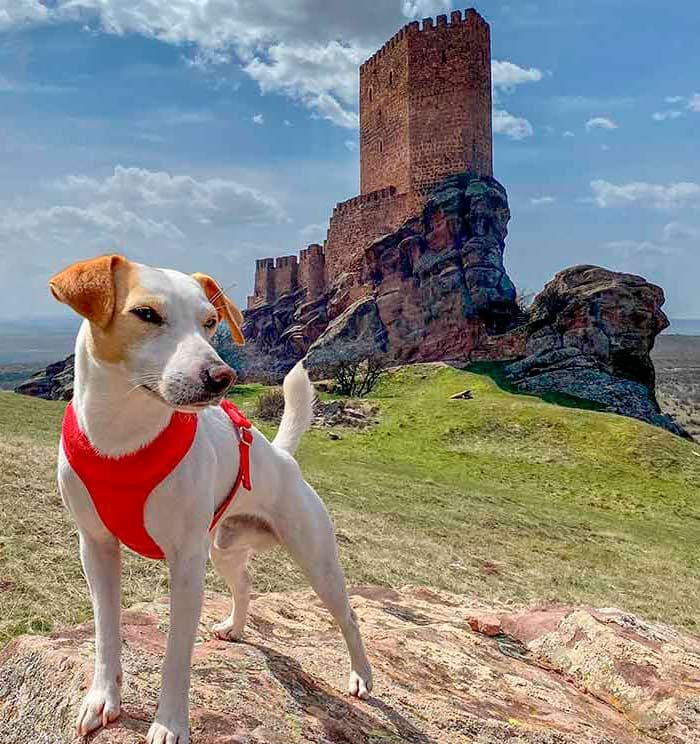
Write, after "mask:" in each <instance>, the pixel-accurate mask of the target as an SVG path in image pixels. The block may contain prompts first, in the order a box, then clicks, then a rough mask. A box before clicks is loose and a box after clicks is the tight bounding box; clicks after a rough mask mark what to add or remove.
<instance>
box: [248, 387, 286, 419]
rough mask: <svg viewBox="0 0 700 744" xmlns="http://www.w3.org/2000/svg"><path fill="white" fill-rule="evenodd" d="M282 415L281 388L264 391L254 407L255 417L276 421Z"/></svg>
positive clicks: (282, 400)
mask: <svg viewBox="0 0 700 744" xmlns="http://www.w3.org/2000/svg"><path fill="white" fill-rule="evenodd" d="M283 413H284V393H283V392H282V388H278V387H276V388H271V389H270V390H266V391H265V392H264V393H263V394H262V395H261V396H260V397H259V398H258V402H257V403H256V407H255V415H256V416H257V417H258V418H261V419H263V420H266V421H277V420H279V419H281V418H282V414H283Z"/></svg>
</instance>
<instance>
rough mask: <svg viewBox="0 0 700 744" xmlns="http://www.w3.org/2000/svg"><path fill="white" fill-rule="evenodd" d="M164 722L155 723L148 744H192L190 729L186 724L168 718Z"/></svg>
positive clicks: (148, 737)
mask: <svg viewBox="0 0 700 744" xmlns="http://www.w3.org/2000/svg"><path fill="white" fill-rule="evenodd" d="M163 721H164V722H163V723H161V722H159V721H153V723H152V724H151V728H150V729H149V730H148V736H146V744H190V729H189V725H188V724H187V723H186V722H185V723H181V722H178V721H174V720H168V719H166V718H163Z"/></svg>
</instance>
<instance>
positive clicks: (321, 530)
mask: <svg viewBox="0 0 700 744" xmlns="http://www.w3.org/2000/svg"><path fill="white" fill-rule="evenodd" d="M296 487H297V488H299V489H300V493H299V494H298V495H299V496H301V498H302V500H303V502H304V506H303V508H300V509H299V510H298V511H297V512H296V513H295V515H294V520H289V521H288V522H284V523H281V524H279V525H278V529H279V533H280V534H279V537H280V540H281V542H282V543H283V544H284V546H285V547H286V548H287V550H288V551H289V553H290V554H291V556H292V558H294V560H295V561H296V562H297V563H298V564H299V566H300V567H301V569H302V570H303V571H304V574H305V575H306V577H307V579H308V580H309V583H310V584H311V586H312V587H313V589H314V591H315V592H316V594H318V596H319V598H320V599H321V601H322V602H323V604H324V605H325V606H326V607H327V609H328V610H329V611H330V613H331V615H333V617H334V618H335V621H336V622H337V623H338V625H339V626H340V630H341V632H342V633H343V637H344V639H345V643H346V644H347V647H348V651H349V653H350V665H351V671H350V680H349V682H348V691H349V693H350V694H351V695H353V696H355V697H360V698H366V697H369V693H370V691H371V690H372V669H371V667H370V664H369V661H368V659H367V654H366V653H365V648H364V644H363V643H362V636H361V635H360V629H359V626H358V623H357V616H356V615H355V612H354V610H353V609H352V607H350V600H349V599H348V593H347V589H346V586H345V576H344V575H343V569H342V568H341V566H340V561H339V559H338V549H337V547H336V541H335V530H334V528H333V524H332V522H331V519H330V517H329V515H328V512H327V511H326V508H325V506H324V505H323V502H322V501H321V499H320V498H319V497H318V495H317V494H316V492H315V491H314V490H313V489H312V488H311V486H309V484H308V483H306V482H304V481H302V482H301V483H300V484H299V485H298V486H296Z"/></svg>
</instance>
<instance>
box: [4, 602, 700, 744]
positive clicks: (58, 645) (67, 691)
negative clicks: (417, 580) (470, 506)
mask: <svg viewBox="0 0 700 744" xmlns="http://www.w3.org/2000/svg"><path fill="white" fill-rule="evenodd" d="M352 594H353V596H352V603H353V606H354V607H355V609H356V611H357V614H358V616H359V618H360V622H361V626H362V630H363V634H364V637H365V641H366V645H367V649H368V652H369V656H370V658H371V661H372V663H373V665H374V671H375V690H374V696H373V697H372V698H371V699H370V700H369V701H364V702H363V701H358V700H354V699H351V698H349V697H347V696H346V695H345V694H344V690H345V685H346V679H347V674H348V662H347V655H346V651H345V647H344V645H343V642H342V640H341V637H340V634H339V632H338V630H337V628H336V627H335V626H334V624H333V622H332V620H331V618H330V615H329V614H328V613H327V612H326V611H325V609H323V607H322V606H321V605H320V603H319V601H318V600H317V599H316V597H315V595H314V594H312V593H311V592H293V593H280V594H266V595H259V596H257V597H255V598H254V600H253V602H252V603H251V613H250V620H249V624H248V628H247V634H246V638H245V642H243V643H237V644H229V643H225V642H223V641H218V640H214V639H213V638H211V637H210V635H209V632H208V630H207V628H208V627H209V625H211V623H212V622H214V621H216V620H219V619H221V617H222V616H223V615H224V614H226V612H227V610H228V603H227V601H226V599H225V598H223V597H220V596H217V595H208V596H207V599H206V602H205V609H204V613H203V617H202V626H201V637H200V638H199V640H198V643H197V646H196V649H195V654H194V660H193V675H192V690H191V702H192V711H191V720H192V741H193V744H263V743H265V744H293V743H295V742H311V743H312V744H397V743H398V742H412V743H415V744H452V743H454V744H462V743H466V742H475V743H477V744H491V743H492V742H494V743H495V742H511V743H512V744H525V743H526V742H542V743H543V744H567V743H568V742H586V744H596V743H598V744H602V743H603V742H606V743H612V742H621V743H627V742H629V743H630V744H631V743H632V742H637V743H640V742H641V743H643V742H654V741H661V742H668V744H682V743H685V742H692V743H693V744H695V743H697V742H700V639H697V638H694V637H690V636H687V635H684V634H682V633H679V632H677V631H675V630H673V629H671V628H668V627H666V626H661V625H652V624H649V623H645V622H644V621H642V620H640V619H639V618H636V617H634V616H632V615H629V614H627V613H624V612H622V611H621V610H616V609H602V610H601V609H597V610H594V609H588V608H571V607H548V608H545V609H537V610H523V611H518V612H513V611H512V610H511V611H508V610H507V609H504V608H494V607H486V606H483V605H480V604H478V602H476V601H475V600H473V599H471V598H468V597H463V596H457V595H452V594H448V593H446V592H441V591H435V590H431V589H426V588H418V587H405V588H403V589H400V590H396V591H394V590H392V589H385V588H378V587H364V588H363V587H360V588H357V589H355V590H354V591H353V592H352ZM167 614H168V613H167V602H166V601H165V600H162V601H158V602H155V603H152V604H148V605H139V606H137V607H135V608H133V609H132V610H130V611H128V612H125V613H124V617H123V629H124V633H123V635H124V652H123V662H124V690H123V697H124V700H123V712H122V716H121V718H120V719H119V721H117V722H115V724H113V725H112V726H110V727H109V728H108V729H105V730H102V731H100V732H98V733H97V734H96V735H94V736H92V737H90V742H95V744H141V742H143V739H144V736H145V734H146V732H147V730H148V727H149V724H150V721H151V719H152V717H153V715H154V711H155V706H156V700H157V694H158V689H159V685H160V665H161V662H162V658H163V652H164V647H165V633H166V631H167ZM92 643H93V628H92V625H91V624H86V625H82V626H78V627H76V628H73V629H68V630H64V631H61V632H59V633H55V634H53V635H52V636H49V637H39V636H24V637H21V638H18V639H16V640H14V641H13V642H11V643H10V644H9V645H8V646H6V647H5V648H4V650H3V651H2V652H0V742H2V744H30V743H31V744H68V743H69V742H70V743H72V742H77V741H80V739H79V738H76V736H75V734H74V721H75V717H76V715H77V712H78V707H79V705H80V701H81V698H82V695H83V693H84V691H85V689H86V687H87V684H88V682H89V679H90V674H91V665H92V658H93V649H92Z"/></svg>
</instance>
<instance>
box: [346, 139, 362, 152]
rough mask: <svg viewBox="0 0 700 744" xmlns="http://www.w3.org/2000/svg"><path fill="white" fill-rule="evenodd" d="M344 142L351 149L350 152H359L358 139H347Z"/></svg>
mask: <svg viewBox="0 0 700 744" xmlns="http://www.w3.org/2000/svg"><path fill="white" fill-rule="evenodd" d="M343 144H344V145H345V147H346V148H347V149H348V150H350V152H357V151H358V149H359V148H358V145H357V140H345V142H344V143H343Z"/></svg>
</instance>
